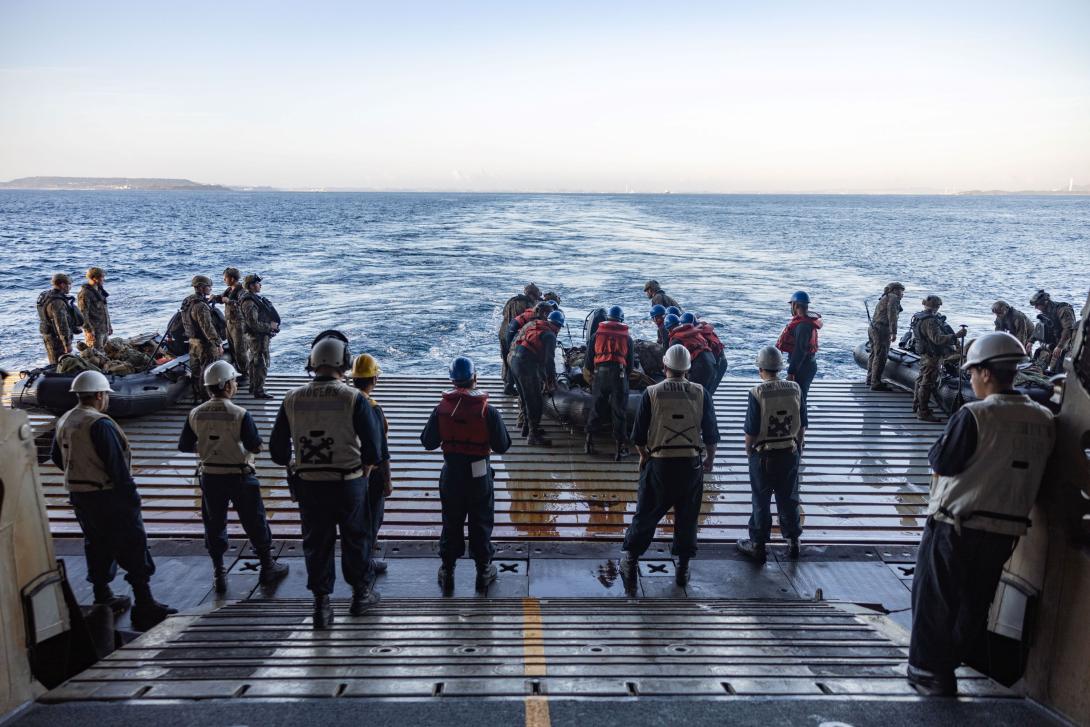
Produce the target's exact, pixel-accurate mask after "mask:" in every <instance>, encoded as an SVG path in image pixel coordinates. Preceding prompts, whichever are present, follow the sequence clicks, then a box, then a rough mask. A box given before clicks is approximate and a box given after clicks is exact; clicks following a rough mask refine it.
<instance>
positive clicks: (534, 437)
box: [526, 427, 553, 447]
mask: <svg viewBox="0 0 1090 727" xmlns="http://www.w3.org/2000/svg"><path fill="white" fill-rule="evenodd" d="M526 443H527V444H529V445H530V446H532V447H551V446H553V443H552V440H549V439H546V438H545V430H543V429H541V428H540V427H537V428H532V429H530V437H529V439H527V440H526Z"/></svg>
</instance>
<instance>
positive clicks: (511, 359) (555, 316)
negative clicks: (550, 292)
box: [507, 310, 564, 447]
mask: <svg viewBox="0 0 1090 727" xmlns="http://www.w3.org/2000/svg"><path fill="white" fill-rule="evenodd" d="M563 325H564V314H563V313H561V312H560V311H558V310H554V311H553V312H552V313H550V314H549V317H548V318H546V319H545V320H533V321H530V322H529V323H527V324H526V325H525V326H523V327H522V330H520V331H519V334H518V335H517V336H515V340H514V341H512V342H511V353H510V354H509V355H508V361H507V365H508V367H509V368H510V370H511V375H512V376H513V377H514V379H515V387H516V388H517V389H518V394H519V401H521V402H522V415H523V417H524V423H523V425H522V436H524V437H526V436H528V439H527V443H528V444H532V445H537V446H541V447H548V446H550V445H551V444H552V442H550V441H549V440H548V439H546V438H545V433H544V432H543V431H542V429H541V413H542V410H543V409H544V408H545V399H544V392H545V391H552V390H553V389H555V388H556V334H557V333H558V332H559V331H560V328H561V327H562V326H563Z"/></svg>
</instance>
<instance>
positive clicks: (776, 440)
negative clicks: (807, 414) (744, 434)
mask: <svg viewBox="0 0 1090 727" xmlns="http://www.w3.org/2000/svg"><path fill="white" fill-rule="evenodd" d="M750 393H751V394H752V395H753V398H754V399H756V400H757V405H758V406H759V407H760V409H761V430H760V431H759V432H758V433H757V439H756V441H755V442H754V444H753V448H754V449H756V450H757V451H758V452H767V451H769V450H780V449H790V450H794V449H795V448H796V446H797V440H798V436H799V429H800V428H801V427H802V389H800V388H799V385H798V384H796V383H795V382H794V381H783V380H781V379H778V380H776V381H763V382H761V383H760V384H757V385H756V386H754V387H753V388H752V389H751V390H750Z"/></svg>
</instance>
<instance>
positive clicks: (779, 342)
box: [776, 312, 823, 353]
mask: <svg viewBox="0 0 1090 727" xmlns="http://www.w3.org/2000/svg"><path fill="white" fill-rule="evenodd" d="M802 323H809V324H810V325H812V326H813V327H814V328H813V331H812V332H811V333H810V340H809V341H807V343H806V350H807V351H808V352H809V353H817V352H818V331H819V330H821V326H822V324H823V321H822V319H821V314H820V313H809V312H807V313H805V314H803V315H797V316H793V317H792V318H791V320H790V321H788V322H787V325H786V326H784V327H783V330H782V331H780V337H779V338H778V339H776V348H778V349H780V350H781V351H783V352H784V353H794V352H795V329H796V328H798V327H799V325H800V324H802Z"/></svg>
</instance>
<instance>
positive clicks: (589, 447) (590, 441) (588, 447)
mask: <svg viewBox="0 0 1090 727" xmlns="http://www.w3.org/2000/svg"><path fill="white" fill-rule="evenodd" d="M583 454H596V452H595V451H594V437H593V436H592V435H591V433H590V432H587V441H586V442H585V443H584V444H583Z"/></svg>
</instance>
